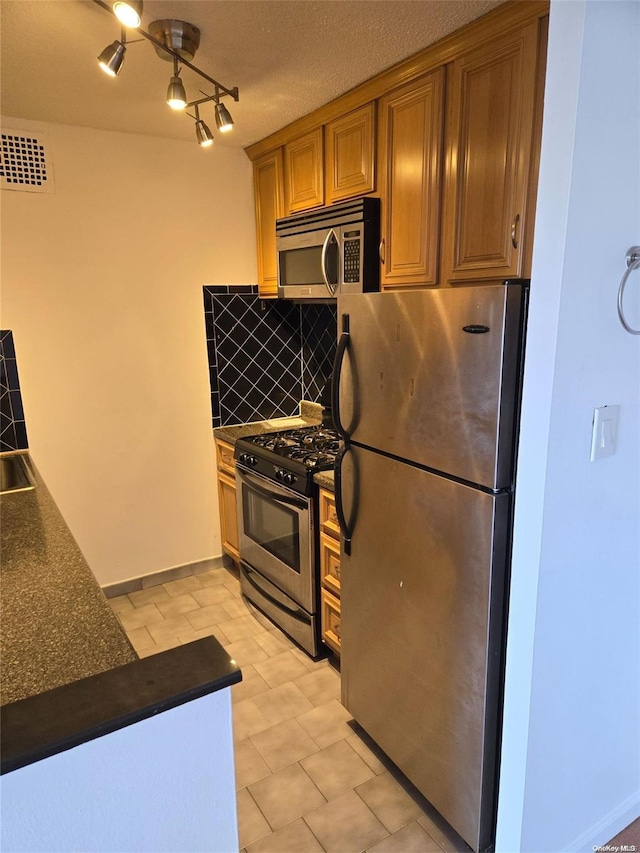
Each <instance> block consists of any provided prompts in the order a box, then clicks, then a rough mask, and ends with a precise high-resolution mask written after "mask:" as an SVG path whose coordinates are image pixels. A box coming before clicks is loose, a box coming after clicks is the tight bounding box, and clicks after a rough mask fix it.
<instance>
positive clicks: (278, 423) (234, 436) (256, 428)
mask: <svg viewBox="0 0 640 853" xmlns="http://www.w3.org/2000/svg"><path fill="white" fill-rule="evenodd" d="M321 420H322V406H321V405H320V404H319V403H309V402H306V401H304V400H303V401H302V402H301V403H300V414H299V415H297V416H295V417H291V418H273V419H272V420H267V421H253V422H251V423H248V424H232V425H230V426H221V427H216V428H215V429H214V430H213V436H214V438H219V439H221V440H222V441H226V442H228V443H229V444H235V443H236V441H237V440H238V439H239V438H244V437H245V436H247V435H261V434H262V433H264V432H279V431H281V430H285V429H295V428H296V427H303V426H313V425H315V424H319V423H320V422H321Z"/></svg>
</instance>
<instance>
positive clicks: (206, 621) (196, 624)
mask: <svg viewBox="0 0 640 853" xmlns="http://www.w3.org/2000/svg"><path fill="white" fill-rule="evenodd" d="M187 619H188V620H189V622H191V626H192V627H193V628H195V629H196V630H198V629H199V628H208V627H209V626H210V625H220V623H221V622H224V621H225V620H227V619H228V614H227V611H226V610H223V608H222V605H221V604H208V605H207V606H206V607H201V608H200V609H199V610H192V611H190V612H189V613H188V614H187ZM222 631H223V633H224V635H225V636H226V637H229V635H228V634H227V632H226V631H225V630H224V629H222ZM231 639H232V638H231V637H229V640H231Z"/></svg>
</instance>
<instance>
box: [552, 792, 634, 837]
mask: <svg viewBox="0 0 640 853" xmlns="http://www.w3.org/2000/svg"><path fill="white" fill-rule="evenodd" d="M639 816H640V791H635V792H634V793H633V794H631V796H629V797H627V798H626V800H623V801H622V802H621V803H620V804H619V805H617V806H616V807H615V808H614V809H612V810H611V811H610V812H608V813H607V814H606V815H604V817H602V818H601V819H600V820H599V821H597V823H594V824H593V825H592V826H590V827H589V829H587V830H586V831H585V832H583V833H581V834H580V835H579V836H578V837H577V838H576V839H575V840H574V841H572V842H571V843H570V844H567V845H565V846H564V849H565V850H575V851H583V850H584V851H591V850H597V849H598V847H602V846H603V845H605V844H606V843H607V842H608V841H611V839H612V838H615V836H616V835H618V833H619V832H622V830H623V829H625V828H626V827H627V826H629V824H630V823H633V821H634V820H635V819H636V818H637V817H639Z"/></svg>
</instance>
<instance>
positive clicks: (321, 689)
mask: <svg viewBox="0 0 640 853" xmlns="http://www.w3.org/2000/svg"><path fill="white" fill-rule="evenodd" d="M294 684H295V685H296V687H299V688H300V690H301V691H302V692H303V693H304V695H305V696H306V697H307V699H308V700H309V701H310V702H311V704H312V705H324V704H325V702H330V701H331V700H332V699H338V700H339V699H340V674H339V673H338V672H336V671H335V669H333V667H331V666H325V667H322V668H321V669H316V670H314V671H313V672H308V673H307V674H306V675H303V676H301V677H300V678H296V680H295V682H294Z"/></svg>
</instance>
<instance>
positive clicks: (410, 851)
mask: <svg viewBox="0 0 640 853" xmlns="http://www.w3.org/2000/svg"><path fill="white" fill-rule="evenodd" d="M368 853H442V847H440V845H439V844H437V843H436V842H435V841H434V839H433V838H432V837H431V836H430V835H429V833H428V832H425V831H424V829H423V828H422V827H421V826H420V824H419V823H418V822H417V821H413V822H412V823H408V824H407V825H406V826H403V827H402V829H399V830H398V831H397V832H394V833H393V835H390V836H389V837H388V838H385V839H383V840H382V841H379V842H378V844H374V846H373V847H369V851H368Z"/></svg>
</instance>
